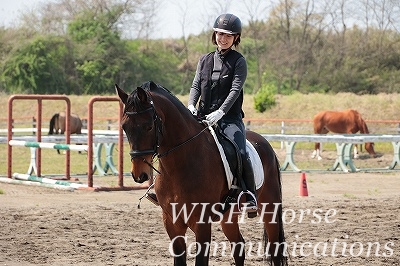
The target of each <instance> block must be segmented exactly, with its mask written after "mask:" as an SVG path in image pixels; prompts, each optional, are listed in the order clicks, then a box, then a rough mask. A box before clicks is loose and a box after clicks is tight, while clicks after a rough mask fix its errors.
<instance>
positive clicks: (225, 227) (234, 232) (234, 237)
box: [221, 217, 246, 266]
mask: <svg viewBox="0 0 400 266" xmlns="http://www.w3.org/2000/svg"><path fill="white" fill-rule="evenodd" d="M237 219H238V218H237V217H232V219H231V221H229V220H228V221H229V222H226V221H222V222H221V227H222V231H223V232H224V234H225V236H226V237H227V238H228V240H229V242H230V243H231V250H232V255H233V258H234V259H235V265H236V266H242V265H244V260H245V253H246V252H245V246H244V244H245V242H244V239H243V236H242V234H241V233H240V230H239V225H238V223H237Z"/></svg>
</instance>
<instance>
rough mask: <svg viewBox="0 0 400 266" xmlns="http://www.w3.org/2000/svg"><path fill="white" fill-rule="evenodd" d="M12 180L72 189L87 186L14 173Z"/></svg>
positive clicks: (85, 186)
mask: <svg viewBox="0 0 400 266" xmlns="http://www.w3.org/2000/svg"><path fill="white" fill-rule="evenodd" d="M13 178H14V179H18V180H25V181H32V182H39V183H44V184H53V185H60V186H68V187H72V188H74V189H79V188H87V185H84V184H79V183H73V182H68V181H61V180H54V179H51V178H45V177H37V176H32V175H27V174H19V173H14V174H13Z"/></svg>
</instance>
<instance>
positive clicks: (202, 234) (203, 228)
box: [194, 223, 211, 266]
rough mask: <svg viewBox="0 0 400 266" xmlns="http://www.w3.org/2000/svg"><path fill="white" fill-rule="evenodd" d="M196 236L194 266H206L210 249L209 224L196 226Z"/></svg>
mask: <svg viewBox="0 0 400 266" xmlns="http://www.w3.org/2000/svg"><path fill="white" fill-rule="evenodd" d="M194 232H195V234H196V248H197V250H196V264H195V265H196V266H208V260H209V257H210V247H211V224H210V223H202V224H200V223H199V224H197V226H196V228H195V229H194Z"/></svg>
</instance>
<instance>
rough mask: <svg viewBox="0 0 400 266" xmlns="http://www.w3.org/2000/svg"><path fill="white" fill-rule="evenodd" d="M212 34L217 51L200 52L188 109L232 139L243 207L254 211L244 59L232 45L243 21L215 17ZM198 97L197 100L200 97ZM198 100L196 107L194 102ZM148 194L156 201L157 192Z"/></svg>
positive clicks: (236, 38) (238, 39) (234, 18)
mask: <svg viewBox="0 0 400 266" xmlns="http://www.w3.org/2000/svg"><path fill="white" fill-rule="evenodd" d="M213 30H214V32H213V34H212V37H211V40H212V43H213V44H214V45H216V46H217V49H216V51H213V52H210V53H208V54H205V55H203V56H202V57H201V58H200V60H199V62H198V64H197V70H196V74H195V76H194V79H193V82H192V86H191V88H190V94H189V101H188V109H189V110H190V111H191V112H192V114H193V115H198V116H199V117H205V119H206V120H207V121H208V123H209V124H210V125H215V124H218V126H219V127H220V128H221V130H222V131H223V132H224V133H225V135H226V136H227V137H229V138H230V139H231V140H232V141H234V142H235V143H236V145H237V147H238V148H239V151H240V155H241V158H242V166H243V169H242V172H243V174H242V177H243V181H244V184H245V186H246V188H243V189H244V190H245V191H247V193H246V204H244V205H243V207H242V208H244V211H246V212H248V213H252V214H253V215H249V217H255V216H256V215H257V214H256V213H257V202H256V197H255V182H254V173H253V168H252V165H251V162H250V159H249V155H248V153H247V151H246V133H245V132H246V131H245V126H244V123H243V117H244V112H243V110H242V104H243V85H244V82H245V80H246V77H247V63H246V59H245V58H244V57H243V56H242V55H241V54H240V53H239V52H237V51H236V50H233V49H232V47H233V46H235V47H237V46H238V45H239V43H240V36H241V32H242V23H241V21H240V19H239V18H238V17H236V16H235V15H232V14H222V15H220V16H218V17H217V19H216V20H215V23H214V27H213ZM199 100H200V101H199ZM198 101H199V107H198V111H197V109H196V107H195V106H196V104H197V102H198ZM147 198H148V199H149V200H150V201H152V202H153V203H155V204H157V203H158V202H157V198H156V195H155V194H153V193H148V195H147Z"/></svg>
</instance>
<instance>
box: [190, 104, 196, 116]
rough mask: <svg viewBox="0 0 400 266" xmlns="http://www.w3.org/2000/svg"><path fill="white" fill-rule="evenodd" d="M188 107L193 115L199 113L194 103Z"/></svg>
mask: <svg viewBox="0 0 400 266" xmlns="http://www.w3.org/2000/svg"><path fill="white" fill-rule="evenodd" d="M188 109H189V111H190V112H191V113H192V115H197V109H196V107H194V106H193V104H191V105H189V106H188Z"/></svg>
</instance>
